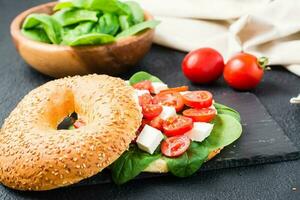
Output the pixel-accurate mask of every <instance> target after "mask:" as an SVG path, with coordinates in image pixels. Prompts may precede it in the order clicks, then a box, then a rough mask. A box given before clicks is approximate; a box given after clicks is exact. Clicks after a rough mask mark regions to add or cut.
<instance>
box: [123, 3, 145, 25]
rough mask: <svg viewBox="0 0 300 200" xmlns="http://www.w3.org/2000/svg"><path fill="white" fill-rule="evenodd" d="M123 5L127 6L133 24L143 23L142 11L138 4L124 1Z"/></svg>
mask: <svg viewBox="0 0 300 200" xmlns="http://www.w3.org/2000/svg"><path fill="white" fill-rule="evenodd" d="M125 4H126V5H128V6H129V8H130V10H131V14H132V17H133V21H134V23H135V24H138V23H141V22H143V21H144V11H143V9H142V8H141V6H140V5H139V4H138V3H136V2H134V1H126V2H125Z"/></svg>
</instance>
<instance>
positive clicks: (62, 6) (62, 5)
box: [53, 1, 75, 11]
mask: <svg viewBox="0 0 300 200" xmlns="http://www.w3.org/2000/svg"><path fill="white" fill-rule="evenodd" d="M74 7H75V6H74V3H73V2H71V1H63V2H59V3H57V4H56V5H55V6H54V8H53V11H58V10H61V9H66V8H74Z"/></svg>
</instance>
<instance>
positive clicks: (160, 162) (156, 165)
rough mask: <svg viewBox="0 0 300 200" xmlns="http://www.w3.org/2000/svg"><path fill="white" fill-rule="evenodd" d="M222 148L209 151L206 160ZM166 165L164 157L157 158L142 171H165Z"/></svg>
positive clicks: (166, 170) (166, 169)
mask: <svg viewBox="0 0 300 200" xmlns="http://www.w3.org/2000/svg"><path fill="white" fill-rule="evenodd" d="M222 149H223V148H219V149H217V150H215V151H212V152H210V154H209V155H208V157H207V160H206V161H209V160H210V159H212V158H213V157H215V156H216V155H217V154H218V153H220V151H221V150H222ZM168 171H169V170H168V165H167V162H166V161H165V160H164V159H161V158H160V159H157V160H155V161H153V162H152V163H150V165H149V166H148V167H147V168H146V169H145V170H144V172H151V173H167V172H168Z"/></svg>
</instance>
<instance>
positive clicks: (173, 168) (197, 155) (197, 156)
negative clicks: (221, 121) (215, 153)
mask: <svg viewBox="0 0 300 200" xmlns="http://www.w3.org/2000/svg"><path fill="white" fill-rule="evenodd" d="M208 154H209V150H208V148H207V147H206V146H205V145H204V144H202V143H198V142H192V143H191V145H190V147H189V149H188V150H187V151H186V152H185V153H184V154H182V155H181V156H179V157H177V158H167V157H164V159H165V160H166V161H167V164H168V169H169V171H170V172H171V173H172V174H173V175H175V176H178V177H186V176H190V175H192V174H194V173H195V172H196V171H198V169H199V168H200V167H201V166H202V164H203V163H204V162H205V161H206V159H207V157H208Z"/></svg>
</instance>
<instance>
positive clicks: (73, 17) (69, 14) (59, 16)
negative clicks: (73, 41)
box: [52, 9, 98, 26]
mask: <svg viewBox="0 0 300 200" xmlns="http://www.w3.org/2000/svg"><path fill="white" fill-rule="evenodd" d="M97 14H98V12H96V11H89V10H82V9H66V10H65V9H64V10H60V11H58V12H56V13H55V14H54V15H52V16H53V18H54V19H56V21H58V22H59V23H60V25H62V26H69V25H72V24H77V23H80V22H84V21H92V22H97V21H98V17H97Z"/></svg>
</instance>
